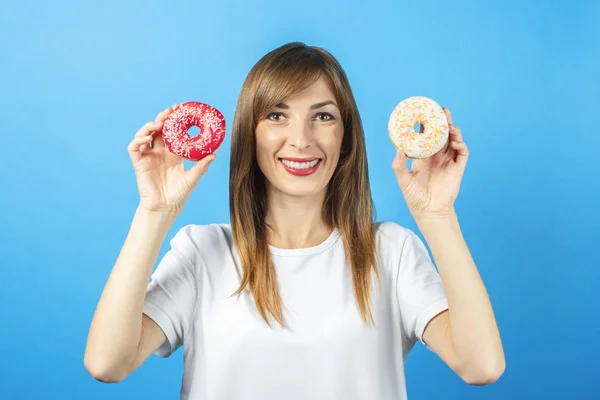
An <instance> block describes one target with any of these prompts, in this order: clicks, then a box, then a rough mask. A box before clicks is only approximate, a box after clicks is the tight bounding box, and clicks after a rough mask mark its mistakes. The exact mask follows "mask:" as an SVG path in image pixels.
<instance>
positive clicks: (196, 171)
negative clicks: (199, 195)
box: [187, 153, 217, 185]
mask: <svg viewBox="0 0 600 400" xmlns="http://www.w3.org/2000/svg"><path fill="white" fill-rule="evenodd" d="M215 158H217V155H216V154H214V153H213V154H211V155H209V156H206V157H204V158H203V159H202V160H200V161H198V162H196V164H194V166H193V167H192V168H190V170H189V171H188V172H187V173H188V174H189V176H190V179H191V183H192V185H196V183H198V180H200V178H201V177H202V175H204V174H205V173H206V171H207V170H208V166H209V165H210V164H211V163H212V162H213V161H214V160H215Z"/></svg>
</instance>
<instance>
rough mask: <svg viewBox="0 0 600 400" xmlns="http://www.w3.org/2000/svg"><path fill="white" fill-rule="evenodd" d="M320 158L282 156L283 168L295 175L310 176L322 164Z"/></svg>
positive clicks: (280, 160)
mask: <svg viewBox="0 0 600 400" xmlns="http://www.w3.org/2000/svg"><path fill="white" fill-rule="evenodd" d="M321 161H322V160H321V159H320V158H280V159H279V162H280V163H281V165H282V166H283V168H284V169H285V170H286V171H287V172H288V173H290V174H292V175H294V176H308V175H312V174H314V173H315V172H316V171H317V169H319V166H320V165H321Z"/></svg>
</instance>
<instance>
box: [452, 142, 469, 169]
mask: <svg viewBox="0 0 600 400" xmlns="http://www.w3.org/2000/svg"><path fill="white" fill-rule="evenodd" d="M450 147H452V149H453V150H454V151H455V152H456V157H455V159H454V161H455V162H456V163H457V164H459V165H460V166H461V168H462V169H463V170H464V168H465V166H466V165H467V160H468V158H469V148H468V147H467V144H466V143H465V142H459V141H452V142H451V143H450Z"/></svg>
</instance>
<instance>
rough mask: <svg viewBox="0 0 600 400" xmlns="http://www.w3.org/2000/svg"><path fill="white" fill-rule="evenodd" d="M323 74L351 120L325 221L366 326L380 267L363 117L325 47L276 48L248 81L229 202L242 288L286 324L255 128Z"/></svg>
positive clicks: (235, 132) (267, 315) (234, 144)
mask: <svg viewBox="0 0 600 400" xmlns="http://www.w3.org/2000/svg"><path fill="white" fill-rule="evenodd" d="M320 77H325V78H326V79H327V80H328V81H329V84H330V85H331V87H332V90H333V92H334V94H335V97H336V102H337V103H338V106H339V108H340V112H341V116H342V121H343V126H344V136H343V139H342V147H341V154H340V160H339V163H338V165H337V167H336V169H335V171H334V173H333V176H332V178H331V181H330V182H329V185H328V188H327V194H326V197H325V202H324V204H323V219H324V221H325V222H326V223H327V224H328V225H329V226H330V227H331V228H337V229H338V231H339V232H340V236H341V238H342V240H343V243H344V248H345V252H346V259H347V260H348V261H349V264H350V268H351V272H352V280H353V289H354V295H355V298H356V303H357V306H358V309H359V311H360V313H361V316H362V319H363V322H364V323H365V324H374V320H373V316H372V313H371V297H370V294H371V293H370V287H371V282H372V275H373V274H375V276H376V277H377V278H379V273H378V269H377V265H376V254H375V245H376V244H375V225H374V208H373V200H372V198H371V189H370V185H369V176H368V175H369V174H368V167H367V156H366V148H365V139H364V132H363V127H362V121H361V118H360V114H359V112H358V108H357V106H356V101H355V99H354V95H353V93H352V90H351V88H350V83H349V82H348V78H347V76H346V74H345V72H344V70H343V69H342V67H341V66H340V64H339V63H338V61H337V60H336V59H335V58H334V57H333V56H332V55H331V54H330V53H329V52H327V51H326V50H324V49H322V48H319V47H314V46H307V45H305V44H304V43H297V42H295V43H289V44H286V45H284V46H281V47H279V48H277V49H275V50H273V51H271V52H269V53H268V54H266V55H265V56H264V57H263V58H261V59H260V60H259V61H258V63H256V65H255V66H254V67H253V68H252V69H251V71H250V72H249V74H248V76H247V77H246V80H245V81H244V84H243V85H242V89H241V93H240V96H239V98H238V103H237V107H236V111H235V116H234V120H233V124H232V132H231V162H230V175H229V208H230V219H231V229H232V234H233V241H234V245H235V247H236V248H237V250H238V254H239V257H240V262H241V267H242V271H243V276H242V282H241V285H240V287H239V289H238V290H237V292H236V293H235V294H239V293H241V292H242V291H243V290H244V289H245V288H246V287H248V286H249V289H250V292H251V294H252V297H253V299H254V303H255V306H256V308H257V310H258V312H259V313H260V315H261V317H262V318H263V319H264V320H265V322H266V323H267V324H269V325H271V324H270V321H271V319H272V318H274V319H275V320H276V321H277V322H278V323H279V324H280V325H281V326H285V322H284V318H283V311H282V308H283V307H282V301H281V298H280V295H279V290H278V286H277V277H276V273H275V268H274V266H273V264H272V262H271V259H270V253H269V248H268V243H267V235H266V234H267V227H266V225H265V221H264V218H265V215H266V211H267V190H266V182H265V177H264V175H263V173H262V171H261V170H260V168H259V166H258V163H257V160H256V137H255V129H256V126H257V124H258V121H259V119H260V117H261V116H262V115H264V114H266V113H267V112H269V111H270V110H271V109H272V108H273V107H274V106H276V105H277V104H279V103H282V102H283V100H284V99H286V98H288V97H290V96H292V95H294V94H295V93H297V92H300V91H302V90H303V89H305V88H307V87H308V86H310V85H311V84H313V83H314V82H316V81H317V80H318V79H319V78H320Z"/></svg>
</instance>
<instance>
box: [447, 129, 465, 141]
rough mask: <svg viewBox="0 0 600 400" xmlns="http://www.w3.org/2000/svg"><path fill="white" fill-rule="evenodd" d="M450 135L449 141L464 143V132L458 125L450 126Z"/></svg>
mask: <svg viewBox="0 0 600 400" xmlns="http://www.w3.org/2000/svg"><path fill="white" fill-rule="evenodd" d="M448 134H449V136H450V137H449V139H450V140H453V141H456V142H462V141H463V137H462V132H461V130H460V128H459V127H458V126H456V125H450V129H449V130H448Z"/></svg>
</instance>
